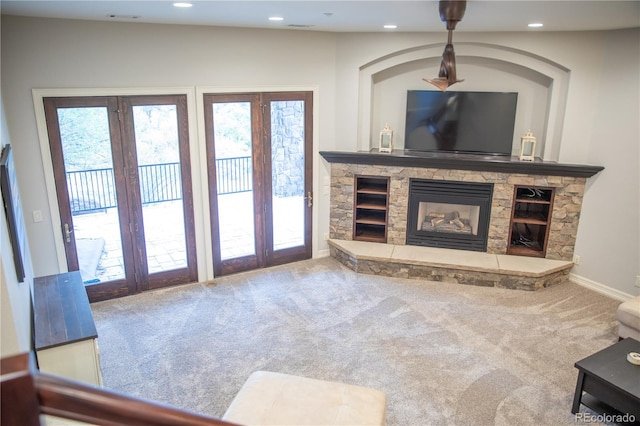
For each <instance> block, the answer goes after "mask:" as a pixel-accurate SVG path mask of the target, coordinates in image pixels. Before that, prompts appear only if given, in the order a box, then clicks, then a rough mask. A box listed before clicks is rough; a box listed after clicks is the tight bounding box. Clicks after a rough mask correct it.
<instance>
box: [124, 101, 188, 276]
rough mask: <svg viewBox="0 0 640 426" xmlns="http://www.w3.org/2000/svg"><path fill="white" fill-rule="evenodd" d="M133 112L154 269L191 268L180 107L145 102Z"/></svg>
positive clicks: (150, 263) (147, 242)
mask: <svg viewBox="0 0 640 426" xmlns="http://www.w3.org/2000/svg"><path fill="white" fill-rule="evenodd" d="M132 111H133V124H134V130H135V142H136V154H137V159H138V177H139V182H140V198H141V200H140V201H141V203H142V218H143V223H144V236H145V247H146V253H147V266H148V269H149V273H150V274H153V273H158V272H164V271H169V270H173V269H180V268H186V267H187V249H186V239H185V223H184V213H183V212H184V207H183V201H182V179H181V174H180V145H179V140H178V117H177V111H176V106H175V105H141V106H134V107H133V108H132Z"/></svg>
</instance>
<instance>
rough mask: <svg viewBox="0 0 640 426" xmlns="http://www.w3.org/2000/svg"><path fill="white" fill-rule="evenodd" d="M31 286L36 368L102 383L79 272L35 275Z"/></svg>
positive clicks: (96, 350) (92, 328)
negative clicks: (37, 366) (36, 276)
mask: <svg viewBox="0 0 640 426" xmlns="http://www.w3.org/2000/svg"><path fill="white" fill-rule="evenodd" d="M33 287H34V332H35V349H36V354H37V358H38V365H39V367H40V370H41V371H44V372H47V373H52V374H57V375H59V376H63V377H67V378H70V379H74V380H80V381H83V382H85V383H89V384H92V385H95V386H102V374H101V373H100V358H99V352H98V343H97V339H98V332H97V330H96V326H95V323H94V321H93V314H92V313H91V306H90V305H89V298H88V297H87V291H86V290H85V288H84V284H83V282H82V277H81V276H80V272H79V271H74V272H67V273H63V274H58V275H50V276H47V277H38V278H36V279H34V281H33Z"/></svg>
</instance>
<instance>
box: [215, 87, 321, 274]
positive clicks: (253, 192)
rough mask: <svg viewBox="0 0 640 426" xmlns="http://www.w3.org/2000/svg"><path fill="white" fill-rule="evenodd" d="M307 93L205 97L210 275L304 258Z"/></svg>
mask: <svg viewBox="0 0 640 426" xmlns="http://www.w3.org/2000/svg"><path fill="white" fill-rule="evenodd" d="M312 104H313V98H312V93H311V92H278V93H249V94H205V95H204V108H205V127H206V140H207V164H208V170H209V199H210V206H209V207H210V213H211V215H210V216H211V229H212V240H213V241H212V246H213V267H214V274H215V275H216V276H218V275H225V274H230V273H235V272H240V271H244V270H249V269H255V268H262V267H266V266H272V265H277V264H282V263H288V262H293V261H296V260H302V259H308V258H310V257H311V211H312V209H311V207H312V205H313V194H312V192H311V191H312V182H311V180H312V178H311V177H312V156H311V153H312V117H313V110H312V108H313V106H312Z"/></svg>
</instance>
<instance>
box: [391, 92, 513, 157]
mask: <svg viewBox="0 0 640 426" xmlns="http://www.w3.org/2000/svg"><path fill="white" fill-rule="evenodd" d="M517 100H518V94H517V93H507V92H438V91H430V90H409V91H407V117H406V126H405V140H404V147H405V149H409V150H416V151H440V152H459V153H473V154H489V155H511V147H512V144H513V128H514V125H515V118H516V103H517Z"/></svg>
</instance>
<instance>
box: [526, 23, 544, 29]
mask: <svg viewBox="0 0 640 426" xmlns="http://www.w3.org/2000/svg"><path fill="white" fill-rule="evenodd" d="M528 27H529V28H541V27H544V24H543V23H542V22H532V23H530V24H529V25H528Z"/></svg>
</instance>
